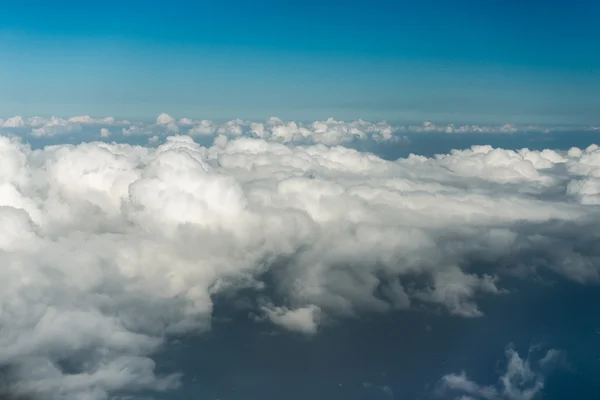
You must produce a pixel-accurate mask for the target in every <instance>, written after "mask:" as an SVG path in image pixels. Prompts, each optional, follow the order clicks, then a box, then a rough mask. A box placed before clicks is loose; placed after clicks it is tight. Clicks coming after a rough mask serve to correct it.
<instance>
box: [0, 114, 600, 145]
mask: <svg viewBox="0 0 600 400" xmlns="http://www.w3.org/2000/svg"><path fill="white" fill-rule="evenodd" d="M90 129H92V130H94V132H95V136H96V137H97V138H108V137H109V136H111V134H113V133H115V134H119V135H122V136H125V137H146V138H147V140H148V141H149V142H150V143H156V142H158V141H159V140H160V139H164V138H165V137H166V136H169V135H173V134H185V135H189V136H191V137H195V138H207V137H211V138H212V137H216V136H225V137H228V138H236V137H241V136H249V137H254V138H259V139H264V140H268V141H274V142H279V143H298V144H324V145H329V146H332V145H340V144H345V143H350V142H355V141H364V140H373V141H376V142H389V141H399V140H405V135H407V134H415V133H446V134H463V133H471V134H472V133H484V134H485V133H494V134H498V133H504V134H514V133H518V132H538V133H539V132H542V133H550V132H561V131H571V130H573V129H575V130H579V131H592V132H595V131H599V130H600V127H598V126H578V127H573V126H568V127H566V126H552V127H548V126H536V125H514V124H504V125H455V124H436V123H433V122H424V123H422V124H418V125H390V124H388V123H387V122H385V121H381V122H376V123H373V122H367V121H363V120H357V121H352V122H344V121H337V120H335V119H333V118H329V119H327V120H325V121H314V122H309V123H305V122H295V121H283V120H281V119H279V118H275V117H272V118H269V119H268V120H266V121H260V122H258V121H244V120H239V119H238V120H232V121H228V122H225V123H217V122H214V121H210V120H193V119H190V118H180V119H175V118H173V117H172V116H170V115H168V114H164V113H163V114H160V115H159V116H158V117H157V118H156V121H154V122H142V121H129V120H118V119H115V118H113V117H106V118H92V117H89V116H74V117H70V118H58V117H50V118H43V117H30V118H23V117H21V116H15V117H10V118H7V119H0V131H4V132H5V133H17V134H22V135H30V136H31V137H34V138H48V137H55V136H59V135H67V134H74V133H78V132H82V131H88V130H90Z"/></svg>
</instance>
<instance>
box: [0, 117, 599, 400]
mask: <svg viewBox="0 0 600 400" xmlns="http://www.w3.org/2000/svg"><path fill="white" fill-rule="evenodd" d="M62 121H63V120H59V119H56V120H54V123H55V125H53V126H63V125H61V124H62ZM168 123H171V122H168ZM323 124H324V125H319V124H317V126H312V127H311V129H312V130H311V132H316V133H315V135H317V136H316V137H318V135H321V134H324V133H323V132H334V134H332V136H333V137H336V135H337V133H336V132H340V131H341V132H349V133H348V134H346V133H344V134H343V135H346V136H347V135H358V134H356V133H352V132H353V131H352V128H349V127H348V126H346V125H340V123H337V122H334V121H326V122H324V123H323ZM365 124H366V123H362V122H361V123H357V124H356V129H359V130H360V131H361V132H370V131H369V129H371V125H365ZM239 126H244V124H243V123H241V122H239V121H238V122H234V123H232V124H229V125H227V126H226V128H224V130H223V133H221V134H220V135H219V136H217V140H215V145H214V146H212V147H210V148H205V147H202V146H200V145H199V144H197V143H195V142H194V141H193V140H192V139H191V138H190V137H189V136H185V135H180V136H171V137H168V138H166V140H165V141H164V144H161V145H159V146H158V147H156V148H148V147H141V146H132V145H126V144H116V143H111V144H108V143H101V142H94V143H82V144H80V145H76V146H72V145H60V146H52V147H47V148H44V149H40V150H32V149H30V148H29V147H28V146H26V145H24V144H22V143H21V142H20V141H18V140H17V139H14V138H12V139H11V138H7V137H4V136H0V223H1V224H2V226H3V227H10V229H3V230H1V231H0V250H2V251H0V262H1V264H2V265H3V267H2V268H1V269H0V282H1V284H0V285H1V289H2V290H0V308H1V309H2V310H3V312H2V313H0V326H1V327H2V329H0V365H1V366H7V367H9V368H11V370H12V371H15V375H14V376H15V379H14V380H13V381H12V382H11V384H12V386H11V387H12V390H14V391H17V392H19V393H35V394H36V395H39V396H42V397H43V398H49V399H54V398H57V399H80V398H89V399H104V398H107V397H108V396H111V395H113V394H118V392H119V391H122V390H125V389H127V390H128V391H134V390H146V389H148V390H163V389H165V390H166V389H168V388H170V387H174V386H176V385H177V384H178V379H179V376H178V375H167V376H163V375H160V374H158V373H157V372H156V368H155V365H154V361H153V360H152V357H153V354H154V353H156V352H157V351H160V349H161V347H162V346H163V344H164V342H165V339H166V338H167V337H168V336H170V335H177V334H182V333H186V332H202V331H203V330H206V329H210V325H211V315H212V309H213V303H212V298H213V296H214V295H216V294H218V293H221V292H223V291H229V292H232V293H233V295H235V290H236V289H239V288H243V287H245V288H255V287H260V286H261V284H260V281H261V280H262V279H263V278H262V277H263V276H264V275H265V274H270V275H269V276H270V281H269V282H270V283H271V284H272V289H273V291H274V292H275V293H277V298H274V299H268V301H267V304H268V305H267V306H265V307H264V308H261V309H258V310H254V311H257V312H259V313H261V314H262V315H264V316H266V317H267V318H268V319H269V320H270V321H271V322H272V323H274V324H277V325H279V326H281V327H283V328H285V329H289V330H295V331H300V332H304V333H307V334H312V333H315V332H317V331H318V330H319V324H320V323H321V321H322V320H323V319H324V318H331V319H341V318H344V317H345V316H354V315H361V314H364V313H369V312H386V311H390V310H393V309H399V308H408V307H412V306H415V307H418V308H422V307H425V308H428V307H436V308H437V307H439V308H441V309H443V310H445V311H446V312H448V313H451V314H455V315H458V316H463V317H477V316H481V315H482V314H483V313H484V312H485V310H482V309H480V307H479V306H478V304H477V302H476V297H477V296H478V295H499V294H500V293H503V285H502V283H503V282H502V275H501V273H502V268H500V267H503V266H505V264H506V265H510V266H513V265H523V266H525V267H531V268H534V267H535V268H548V269H551V270H553V271H555V272H556V273H558V274H561V275H562V276H564V277H566V278H567V279H571V280H573V281H576V282H586V283H587V284H592V283H594V282H597V281H598V278H599V267H598V266H599V265H600V263H599V262H598V260H597V256H596V252H595V250H594V249H595V243H596V240H597V237H596V236H595V232H596V229H595V226H596V224H597V220H598V208H597V206H596V205H595V204H596V203H594V201H593V200H594V199H595V198H596V197H595V196H597V194H594V193H592V192H590V191H587V190H583V189H580V188H579V187H577V186H576V185H575V184H572V182H579V181H586V180H590V181H592V182H593V180H594V179H598V176H600V174H599V173H598V171H599V168H600V167H599V166H600V149H599V148H597V147H590V148H588V149H585V150H580V151H578V150H571V151H569V152H555V151H551V150H545V151H541V152H537V151H529V150H521V151H507V150H502V149H492V148H490V147H474V148H472V149H469V150H462V151H454V152H452V153H450V154H447V155H441V156H438V157H434V158H425V157H419V156H411V157H408V158H406V159H399V160H397V161H386V160H383V159H381V158H379V157H376V156H375V155H372V154H368V153H361V152H358V151H356V150H352V149H349V148H345V147H340V146H327V145H324V144H317V145H312V146H296V145H294V146H288V145H285V144H282V143H276V142H269V141H266V140H261V139H252V138H248V137H241V138H239V137H236V133H235V130H236V129H237V127H239ZM277 126H284V127H285V129H292V128H290V126H289V124H283V125H282V124H281V122H280V121H278V120H270V122H267V123H266V124H265V125H264V127H263V129H264V132H266V131H267V130H271V131H272V127H277ZM365 126H366V128H365ZM44 127H45V125H44ZM155 128H156V126H152V127H150V129H155ZM296 128H298V132H301V131H300V128H299V127H298V125H296ZM296 128H293V129H296ZM95 129H98V126H96V127H95ZM252 129H254V130H255V132H257V134H258V132H259V131H260V129H261V128H260V127H259V126H256V125H254V127H253V128H252ZM307 129H308V128H307ZM385 129H386V128H384V127H383V125H382V127H378V128H373V130H372V131H373V132H382V131H383V130H385ZM96 132H97V131H96ZM264 132H263V133H264ZM287 134H288V133H285V134H284V136H285V135H287ZM327 135H329V134H326V136H327ZM359 136H360V135H359ZM154 137H156V141H158V142H159V143H163V140H162V139H163V137H159V136H157V135H156V134H152V135H149V138H150V139H151V140H152V141H154ZM292 137H293V135H292ZM328 137H329V136H328ZM344 137H345V136H344ZM159 139H160V140H159ZM333 142H335V141H333ZM330 143H331V142H330ZM567 188H569V189H567ZM589 221H592V222H593V224H591V225H586V224H589V223H590V222H589ZM553 224H557V225H553ZM565 232H567V233H568V234H564V233H565ZM586 240H587V241H588V242H589V243H590V245H589V249H588V250H586V247H585V244H586ZM574 241H578V243H579V244H582V246H579V247H577V251H575V250H574V246H573V243H574ZM532 254H534V255H535V259H531V258H528V257H531V255H532ZM478 260H486V261H493V262H494V264H495V265H499V268H493V267H490V268H489V269H488V270H486V271H485V272H477V271H473V270H471V268H470V265H472V264H473V263H474V262H476V261H478ZM415 277H416V278H417V279H415ZM263 286H264V284H263ZM507 295H510V294H507ZM263 304H264V303H263ZM64 360H68V361H69V362H70V367H69V369H67V368H65V367H64V366H63V364H62V362H63V361H64ZM115 371H121V373H116V372H115ZM455 382H463V384H465V385H466V384H467V383H469V382H470V381H468V380H467V379H466V378H465V379H463V380H462V381H460V376H459V378H455ZM456 385H458V383H457V384H456ZM456 385H455V386H456ZM465 387H466V386H465ZM469 387H473V388H475V389H473V390H472V391H471V392H472V393H471V392H468V393H466V394H468V395H470V396H476V395H479V394H480V393H484V392H485V391H483V392H482V391H481V390H483V389H481V387H480V386H477V385H476V386H473V385H471V386H469ZM486 390H487V389H486ZM496 390H497V391H498V390H499V389H496ZM498 393H499V392H498ZM53 396H54V397H53Z"/></svg>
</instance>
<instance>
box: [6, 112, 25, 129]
mask: <svg viewBox="0 0 600 400" xmlns="http://www.w3.org/2000/svg"><path fill="white" fill-rule="evenodd" d="M2 126H3V127H4V128H19V127H22V126H25V122H24V121H23V118H22V117H20V116H18V115H17V116H16V117H11V118H8V119H7V120H6V121H2Z"/></svg>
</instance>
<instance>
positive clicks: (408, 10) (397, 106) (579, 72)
mask: <svg viewBox="0 0 600 400" xmlns="http://www.w3.org/2000/svg"><path fill="white" fill-rule="evenodd" d="M598 15H600V6H599V5H598V4H597V2H593V1H588V0H575V1H570V2H566V1H545V2H538V1H529V2H522V1H495V0H491V1H475V0H473V1H468V0H457V1H421V2H408V1H379V0H372V1H362V0H357V1H352V2H347V1H327V2H321V1H313V0H309V1H301V2H299V1H267V0H258V1H219V2H209V1H182V0H173V1H169V2H164V1H156V2H142V1H137V0H131V1H127V2H117V1H113V0H108V1H103V2H81V1H55V2H47V1H19V2H9V3H8V4H3V10H2V16H0V57H1V58H2V63H0V115H1V116H3V117H6V116H11V115H15V114H19V115H42V116H49V115H59V116H66V115H75V114H89V115H92V116H106V115H110V116H115V117H122V118H143V119H152V118H155V117H156V115H157V114H158V113H160V112H168V113H170V114H172V115H174V116H189V117H202V118H212V119H217V120H219V119H230V118H236V117H240V118H246V119H250V118H252V119H259V118H266V117H269V116H271V115H276V116H279V117H281V118H285V119H301V120H308V119H318V118H326V117H329V116H332V117H335V118H340V119H355V118H365V119H386V120H389V121H407V122H420V121H423V120H433V121H439V122H458V123H461V122H473V123H504V122H512V123H537V124H559V123H560V124H565V123H566V124H595V123H599V122H600V113H598V110H600V96H599V95H598V93H600V40H599V39H600V33H599V32H598V30H597V18H598Z"/></svg>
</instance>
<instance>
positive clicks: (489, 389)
mask: <svg viewBox="0 0 600 400" xmlns="http://www.w3.org/2000/svg"><path fill="white" fill-rule="evenodd" d="M561 353H562V352H561V351H560V350H557V349H551V350H549V351H548V352H547V353H546V355H545V356H544V357H543V358H542V360H540V361H539V362H538V363H536V362H535V361H532V360H531V359H530V357H528V358H526V359H523V358H521V356H519V353H517V352H516V351H515V349H514V347H513V346H512V345H509V346H507V348H506V352H505V355H506V370H505V372H504V374H502V375H501V376H500V377H499V378H498V382H497V384H495V385H487V386H486V385H480V384H478V383H476V382H473V381H472V380H470V379H469V377H468V376H467V374H466V373H465V372H464V371H462V372H461V373H459V374H448V375H445V376H444V377H442V379H441V392H442V393H444V392H450V393H457V394H461V396H457V397H456V398H457V399H476V400H533V399H535V398H538V397H537V396H538V395H540V394H541V392H542V390H543V389H544V383H545V377H544V375H543V373H542V372H541V371H536V370H535V365H536V364H541V365H542V367H544V366H546V367H547V366H548V364H549V363H552V362H553V361H550V359H552V360H554V359H555V357H557V355H558V354H561Z"/></svg>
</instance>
